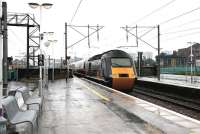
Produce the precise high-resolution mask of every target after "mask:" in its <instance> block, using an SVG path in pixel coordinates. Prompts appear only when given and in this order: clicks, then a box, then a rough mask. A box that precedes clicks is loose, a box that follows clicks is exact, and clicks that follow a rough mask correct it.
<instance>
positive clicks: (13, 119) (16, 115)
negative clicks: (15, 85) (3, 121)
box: [2, 96, 38, 134]
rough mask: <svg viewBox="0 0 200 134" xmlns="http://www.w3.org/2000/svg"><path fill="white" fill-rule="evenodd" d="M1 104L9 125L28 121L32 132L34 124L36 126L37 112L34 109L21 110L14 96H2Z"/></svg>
mask: <svg viewBox="0 0 200 134" xmlns="http://www.w3.org/2000/svg"><path fill="white" fill-rule="evenodd" d="M2 105H3V109H4V111H5V115H6V118H7V120H8V122H9V124H10V125H18V124H22V123H30V125H31V133H32V134H33V132H34V127H35V124H36V125H37V126H36V127H37V128H38V119H37V112H36V111H35V110H27V111H21V110H20V109H19V106H18V104H17V101H16V99H15V97H14V96H8V97H6V98H3V99H2Z"/></svg>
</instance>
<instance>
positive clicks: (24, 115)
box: [11, 110, 37, 124]
mask: <svg viewBox="0 0 200 134" xmlns="http://www.w3.org/2000/svg"><path fill="white" fill-rule="evenodd" d="M36 115H37V114H36V111H35V110H28V111H23V112H18V113H17V114H16V115H15V116H14V117H13V118H12V120H11V122H12V123H13V124H18V122H24V121H26V122H31V123H32V124H34V123H35V122H36V119H37V116H36Z"/></svg>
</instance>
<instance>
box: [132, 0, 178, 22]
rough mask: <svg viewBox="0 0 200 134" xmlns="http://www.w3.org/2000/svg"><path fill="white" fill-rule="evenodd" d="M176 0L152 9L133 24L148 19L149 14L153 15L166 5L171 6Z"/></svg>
mask: <svg viewBox="0 0 200 134" xmlns="http://www.w3.org/2000/svg"><path fill="white" fill-rule="evenodd" d="M175 1H176V0H171V1H169V2H167V3H166V4H164V5H162V6H161V7H159V8H157V9H155V10H153V11H151V12H150V13H148V14H146V15H144V16H143V17H141V18H139V19H138V20H136V21H135V22H133V24H136V23H138V22H140V21H142V20H144V19H146V18H147V17H149V16H151V15H152V14H154V13H156V12H158V11H160V10H162V9H164V8H165V7H167V6H169V5H170V4H172V3H173V2H175Z"/></svg>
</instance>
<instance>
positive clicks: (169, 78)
mask: <svg viewBox="0 0 200 134" xmlns="http://www.w3.org/2000/svg"><path fill="white" fill-rule="evenodd" d="M192 79H193V82H191V76H185V75H173V74H161V75H160V81H159V80H158V78H156V77H139V78H138V80H143V81H151V82H157V83H163V84H169V85H181V86H183V87H189V88H197V89H199V88H200V76H192Z"/></svg>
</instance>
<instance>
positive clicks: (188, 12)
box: [160, 7, 200, 25]
mask: <svg viewBox="0 0 200 134" xmlns="http://www.w3.org/2000/svg"><path fill="white" fill-rule="evenodd" d="M199 9H200V7H197V8H195V9H192V10H189V11H187V12H184V13H182V14H180V15H177V16H175V17H172V18H170V19H168V20H165V21H163V22H161V23H160V25H163V24H166V23H169V22H170V21H173V20H176V19H178V18H180V17H183V16H185V15H188V14H190V13H192V12H195V11H197V10H199Z"/></svg>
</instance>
